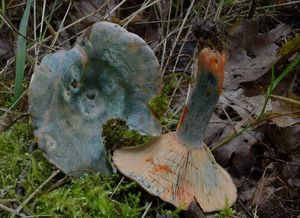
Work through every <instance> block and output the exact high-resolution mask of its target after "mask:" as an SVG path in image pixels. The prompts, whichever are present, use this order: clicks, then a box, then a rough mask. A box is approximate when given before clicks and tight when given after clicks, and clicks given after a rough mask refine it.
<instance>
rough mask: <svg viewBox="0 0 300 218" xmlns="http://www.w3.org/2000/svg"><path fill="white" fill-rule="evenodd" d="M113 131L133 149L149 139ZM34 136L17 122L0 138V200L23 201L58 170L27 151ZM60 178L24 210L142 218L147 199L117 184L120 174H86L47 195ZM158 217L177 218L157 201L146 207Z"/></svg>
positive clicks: (150, 214) (123, 130) (133, 185)
mask: <svg viewBox="0 0 300 218" xmlns="http://www.w3.org/2000/svg"><path fill="white" fill-rule="evenodd" d="M115 128H117V131H116V132H118V134H120V135H122V134H124V136H122V137H125V138H126V137H127V139H128V140H130V139H131V140H132V142H131V143H133V144H135V143H140V142H143V141H144V140H146V139H147V137H145V136H141V135H136V134H137V133H135V132H127V131H129V130H128V128H127V127H126V125H125V124H124V125H119V126H118V127H115ZM110 131H112V130H110ZM32 132H33V131H32V127H31V126H30V125H29V124H28V123H27V122H25V123H24V122H20V123H17V124H15V125H14V126H13V127H11V128H10V129H9V130H7V131H5V132H3V133H1V134H0V199H17V200H18V201H19V202H23V201H24V200H25V199H26V198H27V197H28V196H29V195H30V194H31V193H32V192H33V191H35V190H36V189H37V188H38V187H39V186H40V185H41V184H42V183H43V182H44V181H45V180H46V179H47V178H48V177H49V176H50V175H51V174H52V173H53V172H54V171H55V170H56V168H55V167H54V166H52V165H51V164H49V163H48V162H47V160H46V159H45V158H44V156H43V154H42V152H41V151H40V150H39V149H36V150H35V151H34V152H33V153H30V152H29V149H28V148H29V146H30V145H31V144H32V143H34V141H33V135H32ZM111 133H112V132H111ZM132 134H133V135H132ZM120 135H119V136H120ZM119 136H118V137H119ZM62 176H64V175H63V174H61V175H58V176H56V177H55V178H54V179H53V180H51V181H50V182H49V183H48V184H47V185H46V186H45V187H44V188H43V189H42V190H41V192H39V193H37V194H36V195H35V196H34V198H33V199H32V200H31V201H30V202H29V203H28V204H27V205H25V208H26V211H29V213H30V214H31V215H34V216H36V215H48V216H50V217H141V216H142V214H143V213H144V212H145V209H146V206H147V204H148V203H149V200H148V199H149V196H148V197H146V199H145V196H147V194H146V193H145V192H143V191H142V190H141V189H139V187H138V185H137V184H136V183H135V182H130V181H127V180H126V179H125V180H124V181H123V182H122V183H120V180H121V178H122V176H121V175H119V174H114V175H113V176H112V177H102V176H100V175H99V174H86V175H84V176H83V177H82V178H70V179H69V181H68V182H65V183H64V184H62V185H60V186H58V187H57V188H55V189H54V190H52V191H49V190H50V187H51V189H52V187H53V185H54V184H55V183H56V182H57V181H58V180H59V179H61V178H62ZM119 183H120V184H119ZM118 184H119V185H118ZM153 202H154V201H153ZM159 202H160V201H159ZM6 206H8V207H15V206H18V204H17V205H13V204H6ZM156 213H159V214H164V215H173V216H174V217H178V216H177V215H178V213H179V211H178V210H176V209H175V208H172V207H171V209H170V206H169V205H168V204H165V203H162V204H161V202H160V205H159V206H158V207H156V206H152V207H151V208H150V210H149V211H148V213H147V216H146V217H155V216H156ZM0 217H10V214H9V213H8V212H5V211H2V210H0Z"/></svg>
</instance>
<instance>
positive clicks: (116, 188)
mask: <svg viewBox="0 0 300 218" xmlns="http://www.w3.org/2000/svg"><path fill="white" fill-rule="evenodd" d="M124 179H125V177H124V176H123V177H122V179H121V180H120V182H119V183H118V185H117V186H116V187H115V189H114V191H113V192H112V193H111V195H110V196H109V199H111V198H112V196H113V195H114V194H115V193H116V191H117V190H118V188H119V187H120V185H121V184H122V182H123V181H124Z"/></svg>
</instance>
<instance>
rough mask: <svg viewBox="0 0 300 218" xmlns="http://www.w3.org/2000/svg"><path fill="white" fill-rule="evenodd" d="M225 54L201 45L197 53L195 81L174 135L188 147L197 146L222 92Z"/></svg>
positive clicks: (200, 144)
mask: <svg viewBox="0 0 300 218" xmlns="http://www.w3.org/2000/svg"><path fill="white" fill-rule="evenodd" d="M224 65H225V54H224V53H222V54H220V53H218V52H214V51H212V50H210V49H208V48H205V49H202V50H201V52H200V54H199V56H198V69H197V71H196V75H195V77H196V78H195V85H194V87H193V88H192V91H191V92H190V93H191V94H190V96H188V103H187V105H185V107H184V109H183V112H182V115H181V118H180V121H179V123H178V126H177V131H176V133H177V137H178V138H179V139H180V140H181V141H182V143H184V144H186V145H187V146H191V147H201V146H202V145H203V138H204V134H205V131H206V128H207V125H208V123H209V120H210V118H211V115H212V113H213V111H214V107H215V105H216V103H217V101H218V99H219V96H220V94H221V92H222V85H223V77H224Z"/></svg>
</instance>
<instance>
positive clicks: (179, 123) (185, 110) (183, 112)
mask: <svg viewBox="0 0 300 218" xmlns="http://www.w3.org/2000/svg"><path fill="white" fill-rule="evenodd" d="M188 110H189V109H188V107H187V106H186V105H185V106H184V107H183V111H182V114H181V117H180V120H179V122H178V124H177V131H178V130H179V129H180V128H181V126H182V123H183V121H184V119H185V116H186V114H187V112H188Z"/></svg>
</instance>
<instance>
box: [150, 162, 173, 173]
mask: <svg viewBox="0 0 300 218" xmlns="http://www.w3.org/2000/svg"><path fill="white" fill-rule="evenodd" d="M153 171H154V172H157V173H172V172H173V171H172V170H171V169H170V167H169V166H167V165H164V164H159V165H157V166H155V167H154V168H153Z"/></svg>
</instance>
